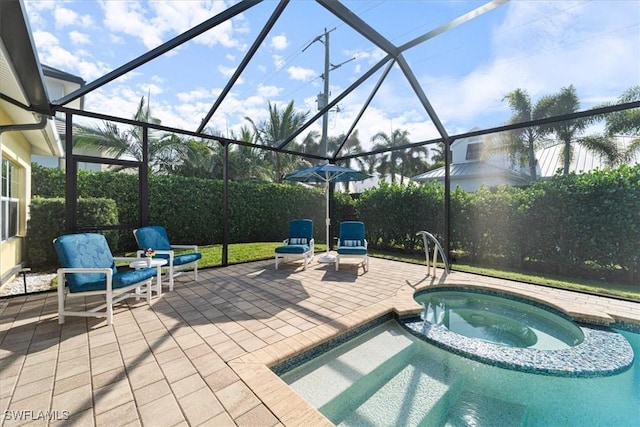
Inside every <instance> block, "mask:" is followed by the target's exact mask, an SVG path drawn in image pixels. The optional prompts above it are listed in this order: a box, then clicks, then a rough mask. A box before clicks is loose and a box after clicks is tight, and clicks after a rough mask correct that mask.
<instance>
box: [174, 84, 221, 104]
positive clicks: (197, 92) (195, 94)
mask: <svg viewBox="0 0 640 427" xmlns="http://www.w3.org/2000/svg"><path fill="white" fill-rule="evenodd" d="M215 95H216V94H213V93H211V91H209V90H208V89H205V88H197V89H194V90H191V91H189V92H180V93H178V94H177V95H176V97H177V98H178V100H180V102H184V103H190V102H194V101H197V100H200V99H206V98H209V99H212V100H213V98H214V96H215Z"/></svg>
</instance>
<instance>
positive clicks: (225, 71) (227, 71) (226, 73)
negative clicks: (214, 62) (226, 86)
mask: <svg viewBox="0 0 640 427" xmlns="http://www.w3.org/2000/svg"><path fill="white" fill-rule="evenodd" d="M218 71H220V74H222V76H223V77H231V76H232V75H233V73H235V72H236V68H235V67H226V66H224V65H218Z"/></svg>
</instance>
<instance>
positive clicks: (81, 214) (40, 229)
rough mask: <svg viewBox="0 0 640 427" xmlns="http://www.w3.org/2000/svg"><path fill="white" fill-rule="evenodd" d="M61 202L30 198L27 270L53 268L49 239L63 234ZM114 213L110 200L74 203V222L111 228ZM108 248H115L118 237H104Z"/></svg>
mask: <svg viewBox="0 0 640 427" xmlns="http://www.w3.org/2000/svg"><path fill="white" fill-rule="evenodd" d="M64 205H65V204H64V199H62V198H59V197H58V198H51V199H45V198H42V197H34V198H33V199H32V200H31V213H30V218H29V221H28V223H27V230H28V231H27V235H26V238H25V240H26V247H27V263H28V265H29V266H31V267H36V268H37V267H42V266H51V265H56V263H57V257H56V254H55V251H54V250H53V239H55V238H56V237H58V236H61V235H63V234H65V228H66V225H65V220H64V217H65V215H64ZM117 220H118V211H117V208H116V204H115V202H114V201H113V200H110V199H104V198H81V199H79V200H78V221H79V222H82V223H84V224H105V225H115V224H117ZM105 236H106V237H107V240H108V242H109V245H110V247H118V234H117V233H115V232H113V231H108V232H106V233H105Z"/></svg>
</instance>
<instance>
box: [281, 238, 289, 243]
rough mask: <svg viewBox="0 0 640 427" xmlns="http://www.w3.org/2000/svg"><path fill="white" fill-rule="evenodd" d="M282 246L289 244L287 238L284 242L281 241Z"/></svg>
mask: <svg viewBox="0 0 640 427" xmlns="http://www.w3.org/2000/svg"><path fill="white" fill-rule="evenodd" d="M282 244H283V245H288V244H289V238H288V237H287V238H286V239H284V240H283V241H282Z"/></svg>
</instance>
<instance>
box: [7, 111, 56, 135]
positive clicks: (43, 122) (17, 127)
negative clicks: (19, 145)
mask: <svg viewBox="0 0 640 427" xmlns="http://www.w3.org/2000/svg"><path fill="white" fill-rule="evenodd" d="M38 116H40V121H39V122H38V123H25V124H13V125H6V126H0V136H1V135H2V134H3V133H5V132H22V131H26V130H41V129H44V128H45V127H47V123H48V120H49V118H48V117H47V116H45V115H42V114H38Z"/></svg>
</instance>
